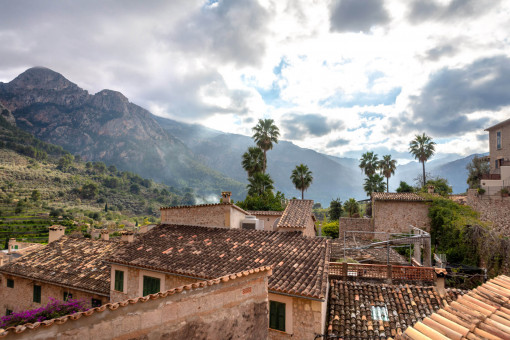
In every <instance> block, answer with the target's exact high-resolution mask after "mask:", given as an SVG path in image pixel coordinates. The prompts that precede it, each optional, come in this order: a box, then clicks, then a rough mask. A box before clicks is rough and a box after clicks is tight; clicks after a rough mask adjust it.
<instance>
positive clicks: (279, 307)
mask: <svg viewBox="0 0 510 340" xmlns="http://www.w3.org/2000/svg"><path fill="white" fill-rule="evenodd" d="M269 328H272V329H277V330H279V331H282V332H285V304H284V303H281V302H276V301H269Z"/></svg>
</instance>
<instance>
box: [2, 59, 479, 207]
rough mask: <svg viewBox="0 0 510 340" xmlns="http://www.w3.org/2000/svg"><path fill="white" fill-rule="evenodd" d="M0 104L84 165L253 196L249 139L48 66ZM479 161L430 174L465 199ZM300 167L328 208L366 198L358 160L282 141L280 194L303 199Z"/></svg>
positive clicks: (18, 81)
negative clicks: (156, 109) (296, 182)
mask: <svg viewBox="0 0 510 340" xmlns="http://www.w3.org/2000/svg"><path fill="white" fill-rule="evenodd" d="M0 105H3V106H4V107H5V109H7V110H8V111H10V112H11V113H12V116H13V117H14V118H15V122H16V125H17V126H18V127H19V128H21V129H23V130H25V131H27V132H30V133H31V134H33V135H34V136H36V137H37V138H40V139H42V140H44V141H47V142H50V143H53V144H57V145H60V146H62V147H63V148H64V149H66V150H68V151H69V152H71V153H73V154H75V155H76V154H77V155H80V156H81V157H82V158H83V159H84V160H92V161H103V162H105V163H108V164H114V165H115V166H117V168H119V169H121V170H128V171H132V172H136V173H139V174H140V175H141V176H143V177H148V178H153V179H154V180H156V181H160V182H163V183H165V184H167V185H170V186H178V187H190V188H193V189H194V191H195V193H197V194H198V195H200V196H202V197H204V198H205V200H207V201H214V200H217V199H218V197H219V194H220V192H221V191H232V193H233V197H234V199H236V200H239V199H244V196H245V195H246V189H245V185H246V183H247V179H246V173H245V171H244V170H243V169H242V166H241V156H242V154H243V153H244V152H245V151H246V149H247V148H248V146H252V145H254V143H253V140H252V139H251V138H250V137H248V136H243V135H238V134H231V133H223V132H220V131H216V130H213V129H209V128H206V127H204V126H201V125H198V124H187V123H183V122H179V121H176V120H171V119H167V118H163V117H159V116H155V115H153V114H151V113H150V112H149V111H147V110H145V109H143V108H141V107H139V106H137V105H135V104H133V103H130V102H129V100H128V99H127V98H126V97H125V96H124V95H123V94H122V93H120V92H116V91H112V90H102V91H100V92H98V93H96V94H94V95H92V94H89V93H88V92H87V91H86V90H83V89H81V88H80V87H79V86H78V85H76V84H74V83H72V82H71V81H69V80H67V79H66V78H65V77H64V76H62V75H61V74H59V73H57V72H54V71H52V70H50V69H47V68H42V67H35V68H31V69H28V70H27V71H25V72H23V73H22V74H20V75H19V76H18V77H16V78H15V79H14V80H12V81H11V82H9V83H0ZM2 112H3V110H2V108H1V106H0V113H2ZM4 115H5V116H6V119H7V113H4ZM9 119H11V120H12V117H10V116H9ZM473 156H474V155H471V156H469V157H465V158H460V159H458V158H459V157H458V156H455V155H452V156H450V157H448V158H445V159H438V160H431V161H430V162H427V164H426V167H427V168H426V170H427V172H429V173H431V175H433V176H436V175H439V176H441V177H445V178H447V179H448V181H449V183H450V184H451V185H452V186H453V191H454V192H464V191H465V190H466V188H467V185H466V184H465V183H466V178H467V171H466V169H465V165H466V164H467V163H468V162H469V161H470V160H471V159H472V157H473ZM301 163H303V164H306V165H308V166H309V168H310V170H311V171H312V172H313V177H314V180H313V183H312V185H311V187H310V188H309V189H308V191H307V192H306V193H305V198H310V199H313V200H315V201H318V202H321V203H322V204H323V205H329V202H330V201H331V200H332V199H334V198H337V197H340V198H341V199H342V200H345V199H348V198H350V197H354V198H357V199H364V198H366V194H365V193H364V191H363V188H362V185H363V178H364V177H363V174H362V173H361V171H360V169H359V167H358V160H357V159H353V158H342V157H335V156H330V155H325V154H322V153H319V152H316V151H313V150H310V149H304V148H300V147H298V146H296V145H294V144H293V143H291V142H288V141H283V140H282V141H279V143H278V144H275V145H274V148H273V150H271V151H269V152H268V172H269V173H270V175H271V177H272V178H273V180H274V182H275V188H276V190H279V191H282V192H283V193H285V195H286V196H287V197H289V198H290V197H293V196H297V197H299V194H300V192H299V191H298V190H296V189H295V188H294V186H293V184H292V182H291V181H290V174H291V172H292V169H293V168H294V167H295V166H296V165H298V164H301ZM420 173H421V164H420V163H417V162H411V163H408V164H405V165H400V166H398V168H397V170H396V173H395V176H393V177H391V178H390V189H392V190H394V189H395V188H396V187H397V186H398V183H399V181H400V180H405V181H407V182H408V183H410V184H412V183H413V179H414V178H415V177H416V176H417V175H418V174H420Z"/></svg>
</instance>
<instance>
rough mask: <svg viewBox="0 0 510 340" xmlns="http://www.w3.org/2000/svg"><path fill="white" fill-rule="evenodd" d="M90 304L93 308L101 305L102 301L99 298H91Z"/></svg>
mask: <svg viewBox="0 0 510 340" xmlns="http://www.w3.org/2000/svg"><path fill="white" fill-rule="evenodd" d="M90 304H91V306H92V308H94V307H101V305H102V304H103V303H102V302H101V300H99V299H92V301H91V303H90Z"/></svg>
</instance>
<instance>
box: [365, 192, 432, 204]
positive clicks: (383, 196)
mask: <svg viewBox="0 0 510 340" xmlns="http://www.w3.org/2000/svg"><path fill="white" fill-rule="evenodd" d="M372 199H373V200H374V201H415V202H425V201H430V199H427V198H424V197H422V196H420V195H417V194H415V193H412V192H402V193H398V192H373V193H372Z"/></svg>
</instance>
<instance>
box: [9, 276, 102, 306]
mask: <svg viewBox="0 0 510 340" xmlns="http://www.w3.org/2000/svg"><path fill="white" fill-rule="evenodd" d="M7 279H12V280H14V288H8V287H7ZM34 284H36V285H39V286H41V303H36V302H33V298H34ZM64 292H68V293H70V294H72V296H73V299H80V300H81V299H83V300H85V301H86V302H87V303H88V304H89V305H90V304H91V302H92V301H91V300H92V299H98V300H101V301H102V303H107V302H108V301H109V299H108V297H107V296H101V295H97V294H93V293H87V292H83V291H80V290H76V289H68V288H64V287H61V286H57V285H53V284H49V283H44V282H38V281H34V280H31V279H30V280H29V279H24V278H20V277H18V276H13V275H5V274H2V275H1V283H0V316H3V315H5V312H6V309H10V310H12V311H14V312H20V311H24V310H27V309H34V308H39V307H42V306H45V305H46V304H48V302H50V298H55V299H58V300H63V299H64Z"/></svg>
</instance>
